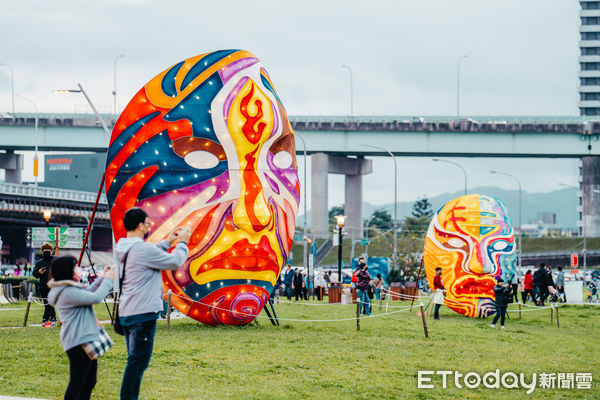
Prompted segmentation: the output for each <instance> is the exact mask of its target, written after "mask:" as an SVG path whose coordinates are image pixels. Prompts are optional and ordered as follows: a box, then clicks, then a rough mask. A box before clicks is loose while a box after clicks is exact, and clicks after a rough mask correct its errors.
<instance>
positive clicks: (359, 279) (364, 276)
mask: <svg viewBox="0 0 600 400" xmlns="http://www.w3.org/2000/svg"><path fill="white" fill-rule="evenodd" d="M358 266H359V268H360V270H359V271H358V273H357V274H356V290H357V292H358V300H359V301H360V309H361V311H362V313H363V315H371V299H370V298H369V287H370V286H371V284H372V283H373V281H372V280H371V275H370V274H369V272H368V271H367V269H368V267H367V263H366V262H365V260H364V259H362V260H361V263H360V264H359V265H358Z"/></svg>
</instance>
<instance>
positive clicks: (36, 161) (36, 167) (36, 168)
mask: <svg viewBox="0 0 600 400" xmlns="http://www.w3.org/2000/svg"><path fill="white" fill-rule="evenodd" d="M17 96H18V97H19V98H20V99H21V100H24V101H26V102H27V103H29V104H31V105H32V106H33V109H34V110H35V126H34V128H33V129H34V130H33V132H34V136H35V153H34V155H33V176H34V177H35V187H36V188H37V186H38V175H39V167H40V157H39V156H38V117H39V111H38V108H37V105H36V104H35V103H34V102H33V101H31V100H29V99H26V98H25V97H23V96H21V95H20V94H18V95H17Z"/></svg>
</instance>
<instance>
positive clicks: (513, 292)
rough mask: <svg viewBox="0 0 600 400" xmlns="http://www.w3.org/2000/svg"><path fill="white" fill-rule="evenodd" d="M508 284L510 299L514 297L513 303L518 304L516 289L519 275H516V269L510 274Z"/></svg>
mask: <svg viewBox="0 0 600 400" xmlns="http://www.w3.org/2000/svg"><path fill="white" fill-rule="evenodd" d="M508 282H509V283H510V297H512V296H514V298H515V303H518V302H519V296H518V293H519V291H518V290H517V289H518V287H519V274H518V273H517V270H516V269H515V270H514V271H512V273H511V274H510V277H509V279H508Z"/></svg>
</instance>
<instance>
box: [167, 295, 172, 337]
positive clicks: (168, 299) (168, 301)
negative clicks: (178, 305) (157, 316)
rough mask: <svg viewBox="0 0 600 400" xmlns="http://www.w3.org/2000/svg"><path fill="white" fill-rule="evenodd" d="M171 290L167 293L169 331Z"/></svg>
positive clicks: (169, 323) (169, 327) (169, 325)
mask: <svg viewBox="0 0 600 400" xmlns="http://www.w3.org/2000/svg"><path fill="white" fill-rule="evenodd" d="M171 293H173V292H172V291H171V289H169V291H168V292H167V329H171Z"/></svg>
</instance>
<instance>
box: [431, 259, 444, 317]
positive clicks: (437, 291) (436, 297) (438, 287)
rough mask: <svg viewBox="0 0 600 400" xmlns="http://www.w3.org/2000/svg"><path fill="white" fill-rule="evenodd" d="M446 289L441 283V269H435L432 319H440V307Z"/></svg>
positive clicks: (442, 303)
mask: <svg viewBox="0 0 600 400" xmlns="http://www.w3.org/2000/svg"><path fill="white" fill-rule="evenodd" d="M445 293H446V288H445V287H444V283H443V282H442V269H441V268H440V267H437V268H436V269H435V276H434V277H433V304H435V307H434V309H433V319H440V307H441V306H442V305H444V295H445Z"/></svg>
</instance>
